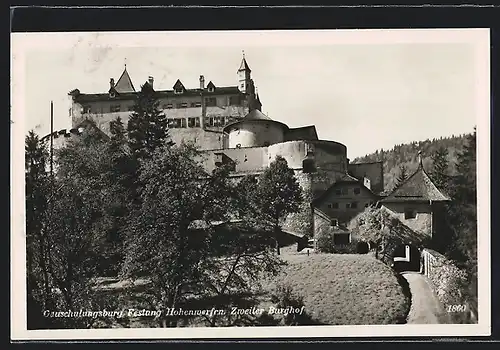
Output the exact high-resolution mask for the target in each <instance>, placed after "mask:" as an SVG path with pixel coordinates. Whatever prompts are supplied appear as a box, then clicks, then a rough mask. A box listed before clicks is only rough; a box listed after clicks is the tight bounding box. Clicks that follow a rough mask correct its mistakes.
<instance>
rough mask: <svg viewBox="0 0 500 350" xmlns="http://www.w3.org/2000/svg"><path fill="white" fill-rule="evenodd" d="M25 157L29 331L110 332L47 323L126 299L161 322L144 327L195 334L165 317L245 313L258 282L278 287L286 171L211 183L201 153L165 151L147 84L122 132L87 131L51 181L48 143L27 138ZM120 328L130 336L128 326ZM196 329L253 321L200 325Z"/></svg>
mask: <svg viewBox="0 0 500 350" xmlns="http://www.w3.org/2000/svg"><path fill="white" fill-rule="evenodd" d="M90 125H92V123H91V122H90ZM25 153H26V158H25V159H26V164H25V168H26V173H25V177H26V240H27V241H26V242H27V292H28V293H27V294H28V301H27V303H28V304H27V305H28V329H37V328H90V327H102V326H106V324H101V323H102V322H104V321H102V320H96V319H92V318H78V317H74V318H49V317H45V314H46V313H47V312H48V311H58V310H62V311H78V310H80V309H83V310H104V309H107V310H114V309H119V308H123V306H124V303H125V301H124V300H125V299H126V300H127V301H126V302H127V303H134V305H138V306H137V307H139V306H141V307H145V308H147V309H149V310H162V311H164V312H163V313H162V316H161V317H159V318H157V319H153V320H152V321H151V322H152V324H151V326H156V327H176V326H180V325H184V324H189V322H193V320H192V319H191V318H189V317H188V318H185V317H182V316H172V315H170V316H169V315H168V313H167V312H165V311H166V310H168V309H175V308H180V307H183V308H188V309H189V308H196V309H210V308H217V309H230V308H231V307H232V306H240V305H251V304H252V302H253V303H255V302H256V300H254V296H255V295H256V293H257V292H256V291H257V290H258V288H260V280H261V277H262V275H263V274H270V275H275V274H276V273H278V271H279V268H280V266H281V265H282V262H281V260H280V259H279V256H278V254H279V246H280V245H279V240H280V236H279V235H280V229H281V225H282V224H283V220H284V219H285V218H286V216H287V215H288V214H290V213H294V212H297V211H298V210H299V207H300V204H301V202H302V193H301V189H300V187H299V185H298V182H297V180H296V179H295V177H294V173H293V170H291V169H290V168H289V167H288V165H287V162H286V160H285V159H284V158H281V157H277V158H276V159H275V160H274V161H273V162H272V164H271V166H270V167H269V168H268V169H266V170H265V171H264V172H263V173H262V174H261V175H259V176H246V177H244V178H243V179H241V180H240V181H235V180H234V178H233V177H232V176H231V166H230V164H228V165H222V166H220V167H218V168H216V169H215V170H214V171H213V172H211V173H208V172H206V171H205V170H204V167H203V164H202V163H201V162H199V161H197V159H198V152H197V149H195V148H194V147H193V146H192V145H191V144H187V143H183V144H181V145H175V144H173V143H172V142H171V141H170V138H169V134H168V126H167V120H166V116H165V114H163V112H162V111H161V110H160V108H159V101H158V99H157V97H156V93H155V91H154V90H153V89H152V88H151V87H150V86H149V85H148V84H144V86H142V87H141V91H140V93H139V94H138V97H137V100H136V102H135V105H134V109H133V111H132V112H131V116H130V119H129V121H128V123H127V125H125V124H124V123H123V122H122V121H121V120H120V118H117V119H116V120H114V121H112V122H111V124H110V136H107V135H105V134H103V133H102V132H101V131H100V130H99V129H97V128H96V127H87V128H85V130H84V131H83V133H82V135H80V136H79V137H78V138H75V139H73V140H71V141H70V142H68V143H67V145H65V146H64V147H63V148H61V149H58V150H56V151H55V165H56V166H55V171H54V172H53V173H51V172H50V171H49V170H48V169H47V168H48V166H47V165H48V164H49V162H50V159H49V157H50V153H49V150H48V148H47V143H46V141H45V140H44V139H41V138H40V137H39V136H38V135H37V134H36V133H34V132H33V131H31V132H29V134H28V135H27V136H26V140H25ZM231 222H235V224H233V225H231V224H227V225H219V224H220V223H231ZM216 223H219V224H216ZM277 253H278V254H277ZM106 277H111V278H116V279H117V280H120V281H129V282H130V283H132V284H134V283H135V282H137V281H139V280H143V281H146V282H145V283H146V284H147V287H146V288H145V289H144V290H142V291H141V292H134V293H129V292H123V293H118V294H119V295H112V294H109V293H108V294H106V293H104V292H102V290H101V289H99V286H100V285H101V284H100V283H101V282H102V281H103V280H104V278H106ZM132 294H133V295H132ZM127 298H128V299H127ZM100 322H101V323H100ZM117 322H122V326H124V327H127V326H130V320H128V321H127V320H118V321H117ZM127 322H128V323H127ZM196 322H198V323H201V324H202V325H207V326H227V325H241V324H244V322H249V320H245V315H242V316H239V317H236V318H235V317H232V316H230V314H225V315H219V314H205V315H202V316H199V319H197V320H196ZM252 322H255V321H252ZM108 326H109V325H108Z"/></svg>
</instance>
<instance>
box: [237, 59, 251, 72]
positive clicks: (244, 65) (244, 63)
mask: <svg viewBox="0 0 500 350" xmlns="http://www.w3.org/2000/svg"><path fill="white" fill-rule="evenodd" d="M242 70H247V71H248V72H251V71H252V70H251V69H250V67H249V66H248V63H247V60H246V59H245V56H243V59H242V60H241V64H240V68H239V69H238V72H240V71H242Z"/></svg>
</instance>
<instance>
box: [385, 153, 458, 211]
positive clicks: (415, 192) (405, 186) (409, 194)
mask: <svg viewBox="0 0 500 350" xmlns="http://www.w3.org/2000/svg"><path fill="white" fill-rule="evenodd" d="M449 200H450V198H449V197H448V196H446V195H445V194H443V193H442V192H441V191H439V190H438V188H437V187H436V185H434V183H433V182H432V180H431V178H430V177H429V175H428V174H427V173H426V172H425V169H424V167H423V165H422V162H421V161H420V163H419V166H418V168H417V170H416V171H415V172H414V173H413V174H412V175H411V176H410V177H409V178H408V179H406V181H405V182H403V183H402V184H401V185H400V186H398V187H397V188H395V189H394V190H393V191H392V192H391V193H389V194H388V195H387V197H385V198H384V199H382V200H381V201H380V202H382V203H384V202H385V203H387V202H408V201H410V202H421V201H424V202H427V201H433V202H442V201H449Z"/></svg>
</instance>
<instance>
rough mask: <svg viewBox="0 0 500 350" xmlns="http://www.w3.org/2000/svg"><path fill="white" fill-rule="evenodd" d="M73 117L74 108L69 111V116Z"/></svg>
mask: <svg viewBox="0 0 500 350" xmlns="http://www.w3.org/2000/svg"><path fill="white" fill-rule="evenodd" d="M72 115H73V108H70V109H69V116H70V117H71V116H72Z"/></svg>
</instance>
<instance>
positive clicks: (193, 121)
mask: <svg viewBox="0 0 500 350" xmlns="http://www.w3.org/2000/svg"><path fill="white" fill-rule="evenodd" d="M167 120H168V127H169V128H199V127H200V126H201V117H188V118H168V119H167ZM236 120H238V118H236V117H223V116H216V117H205V119H204V124H205V127H223V126H225V125H227V124H229V123H232V122H234V121H236Z"/></svg>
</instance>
